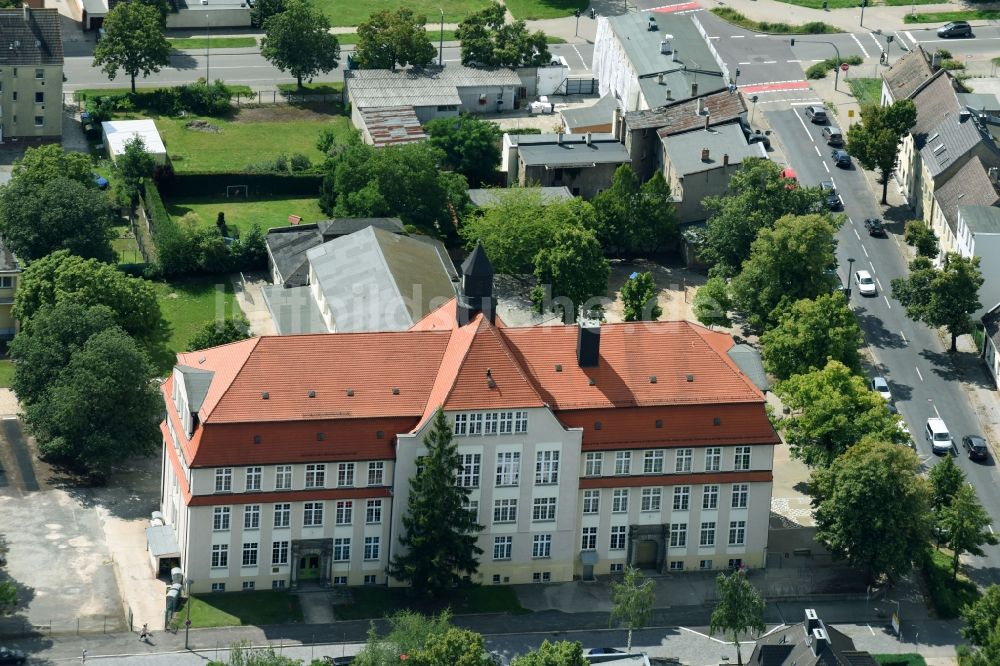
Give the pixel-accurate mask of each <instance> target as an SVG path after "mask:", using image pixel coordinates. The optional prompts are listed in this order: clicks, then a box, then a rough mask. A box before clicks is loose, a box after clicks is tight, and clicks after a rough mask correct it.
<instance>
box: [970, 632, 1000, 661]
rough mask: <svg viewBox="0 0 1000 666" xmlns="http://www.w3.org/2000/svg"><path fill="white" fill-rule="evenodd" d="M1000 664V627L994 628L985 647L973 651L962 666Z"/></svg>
mask: <svg viewBox="0 0 1000 666" xmlns="http://www.w3.org/2000/svg"><path fill="white" fill-rule="evenodd" d="M996 664H1000V625H998V626H996V627H994V628H993V631H992V632H990V635H989V639H988V640H987V641H986V642H985V643H984V644H983V646H982V647H981V648H980V649H978V650H975V651H973V652H972V653H971V654H970V655H969V658H968V660H963V661H962V666H995V665H996Z"/></svg>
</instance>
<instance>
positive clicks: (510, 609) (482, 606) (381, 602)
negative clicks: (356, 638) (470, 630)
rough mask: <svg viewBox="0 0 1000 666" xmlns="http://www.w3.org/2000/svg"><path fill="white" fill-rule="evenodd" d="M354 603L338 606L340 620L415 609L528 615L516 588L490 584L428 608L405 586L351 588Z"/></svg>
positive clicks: (336, 610) (335, 613) (469, 590)
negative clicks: (415, 598)
mask: <svg viewBox="0 0 1000 666" xmlns="http://www.w3.org/2000/svg"><path fill="white" fill-rule="evenodd" d="M351 596H352V597H353V599H354V602H353V603H352V604H349V605H346V606H335V607H334V609H333V612H334V615H335V616H336V618H337V619H338V620H367V619H371V618H379V617H384V616H386V615H391V614H392V613H394V612H396V611H398V610H404V609H407V608H409V609H412V610H416V611H419V612H421V613H437V612H440V611H441V610H444V609H445V608H450V609H451V611H452V612H453V613H455V614H456V615H460V614H465V613H516V614H520V613H528V612H530V611H528V610H525V609H524V608H523V607H522V606H521V603H520V602H519V601H518V600H517V593H515V592H514V588H512V587H510V586H508V585H489V586H483V587H470V588H466V589H462V590H458V591H457V592H456V593H455V594H454V595H452V596H451V597H449V598H447V599H442V600H441V601H440V602H438V603H436V604H433V605H428V604H426V603H421V602H418V601H416V600H414V599H413V598H412V597H410V596H409V591H408V590H407V589H406V588H401V587H354V588H351Z"/></svg>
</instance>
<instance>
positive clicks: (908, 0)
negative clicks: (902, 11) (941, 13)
mask: <svg viewBox="0 0 1000 666" xmlns="http://www.w3.org/2000/svg"><path fill="white" fill-rule="evenodd" d="M882 1H883V2H884V3H885V5H886V7H903V6H906V5H936V4H938V3H939V2H940V1H941V0H882ZM854 6H855V7H857V6H858V3H854Z"/></svg>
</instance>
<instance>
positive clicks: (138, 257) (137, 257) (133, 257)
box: [111, 225, 142, 264]
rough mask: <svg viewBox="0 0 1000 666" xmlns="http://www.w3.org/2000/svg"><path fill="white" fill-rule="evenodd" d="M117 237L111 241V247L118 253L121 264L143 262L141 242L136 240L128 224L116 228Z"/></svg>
mask: <svg viewBox="0 0 1000 666" xmlns="http://www.w3.org/2000/svg"><path fill="white" fill-rule="evenodd" d="M114 232H115V237H114V240H112V241H111V247H113V248H114V249H115V254H116V255H118V263H119V264H141V263H142V254H141V253H140V252H139V244H138V243H136V241H135V236H134V235H133V234H132V230H131V229H129V228H128V227H127V226H124V225H123V226H120V227H115V228H114Z"/></svg>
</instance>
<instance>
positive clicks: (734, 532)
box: [729, 520, 747, 546]
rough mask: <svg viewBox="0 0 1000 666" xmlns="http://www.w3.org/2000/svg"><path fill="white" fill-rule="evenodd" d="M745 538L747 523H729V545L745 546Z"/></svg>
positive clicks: (739, 521) (740, 521)
mask: <svg viewBox="0 0 1000 666" xmlns="http://www.w3.org/2000/svg"><path fill="white" fill-rule="evenodd" d="M746 538H747V521H745V520H731V521H729V545H730V546H743V545H745V544H746Z"/></svg>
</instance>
